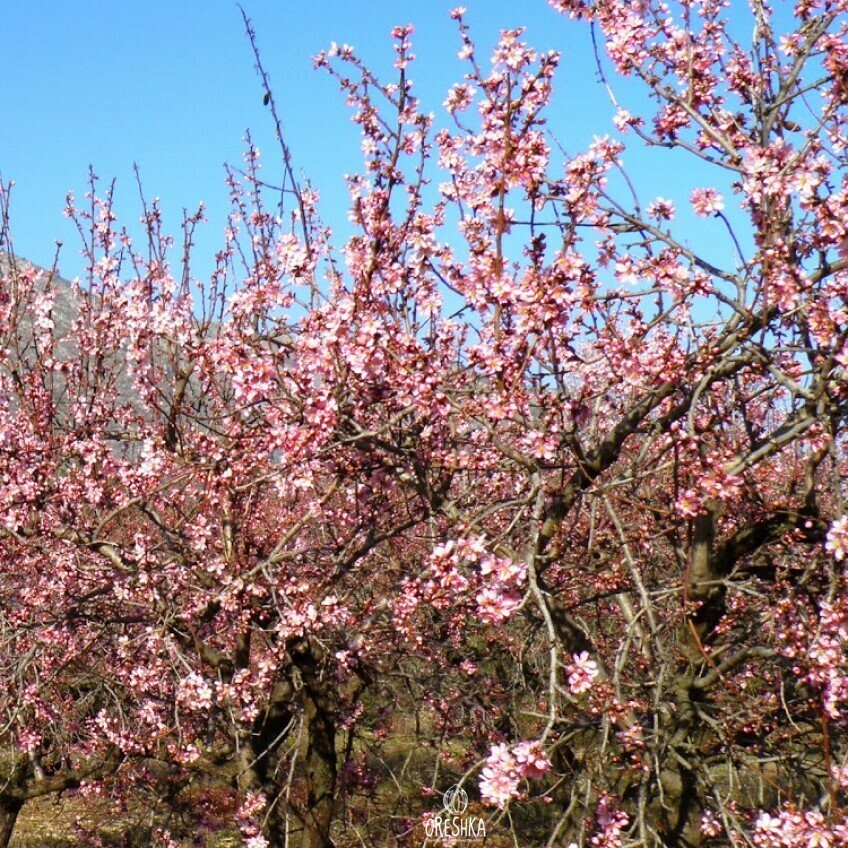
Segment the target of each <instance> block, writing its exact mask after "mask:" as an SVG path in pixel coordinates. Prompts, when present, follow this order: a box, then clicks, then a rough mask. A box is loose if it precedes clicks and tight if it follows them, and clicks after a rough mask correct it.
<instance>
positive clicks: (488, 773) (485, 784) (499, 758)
mask: <svg viewBox="0 0 848 848" xmlns="http://www.w3.org/2000/svg"><path fill="white" fill-rule="evenodd" d="M550 767H551V761H550V760H549V759H548V757H547V755H546V754H545V752H544V751H543V750H542V745H541V743H540V742H538V741H537V742H520V743H519V744H518V745H516V746H515V747H513V748H512V749H511V750H510V749H509V748H508V747H507V745H506V744H505V743H501V744H500V745H495V746H493V747H492V751H491V753H490V754H489V757H488V759H487V760H486V765H485V766H484V767H483V779H482V780H481V781H480V794H481V795H482V797H483V801H484V802H485V803H487V804H493V805H495V806H497V807H500V808H501V809H503V808H504V807H505V806H506V805H507V804H508V803H509V801H510V800H511V799H512V798H517V797H519V795H520V792H519V788H518V787H519V784H520V783H521V781H522V780H523V779H524V778H529V779H534V780H538V779H539V778H540V777H542V775H544V774H545V773H546V772H547V771H548V770H549V769H550Z"/></svg>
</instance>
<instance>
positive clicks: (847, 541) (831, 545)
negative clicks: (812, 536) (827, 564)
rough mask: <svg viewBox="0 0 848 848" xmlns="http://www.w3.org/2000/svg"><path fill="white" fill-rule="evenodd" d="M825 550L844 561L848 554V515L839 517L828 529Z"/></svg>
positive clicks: (839, 560) (838, 559)
mask: <svg viewBox="0 0 848 848" xmlns="http://www.w3.org/2000/svg"><path fill="white" fill-rule="evenodd" d="M825 550H826V551H827V552H828V553H829V554H833V558H834V559H835V560H836V561H837V562H842V560H843V559H845V555H846V554H848V515H842V516H840V517H839V518H837V519H836V520H835V521H834V522H833V524H831V525H830V529H829V530H828V531H827V541H826V542H825Z"/></svg>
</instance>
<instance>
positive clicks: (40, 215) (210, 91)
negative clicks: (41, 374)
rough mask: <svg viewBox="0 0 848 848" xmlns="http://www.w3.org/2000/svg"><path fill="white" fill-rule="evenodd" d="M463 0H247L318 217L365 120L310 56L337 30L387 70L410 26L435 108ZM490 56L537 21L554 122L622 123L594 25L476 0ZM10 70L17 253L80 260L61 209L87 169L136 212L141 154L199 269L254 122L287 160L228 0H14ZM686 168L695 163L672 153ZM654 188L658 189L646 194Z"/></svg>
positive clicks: (335, 219)
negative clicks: (595, 47) (403, 29)
mask: <svg viewBox="0 0 848 848" xmlns="http://www.w3.org/2000/svg"><path fill="white" fill-rule="evenodd" d="M457 2H458V0H419V2H402V1H401V0H395V2H390V0H369V2H367V3H353V2H349V0H311V2H297V3H295V2H289V0H244V3H243V5H244V8H245V10H246V11H247V13H248V15H249V16H250V18H251V19H252V22H253V25H254V28H255V29H256V31H257V35H258V40H259V44H260V48H261V50H262V54H263V61H264V62H265V64H266V66H267V69H268V71H269V73H270V75H271V78H272V83H273V88H274V91H275V96H276V98H277V101H278V105H279V107H280V111H281V115H282V117H283V121H284V125H285V130H286V135H287V138H288V140H289V143H290V146H291V148H292V152H293V156H294V162H295V167H296V169H297V170H298V171H299V172H301V173H303V174H305V175H306V176H308V177H309V178H310V179H311V180H312V182H313V184H314V185H315V186H316V187H317V188H318V189H319V191H320V192H321V196H322V207H321V208H322V214H323V217H324V218H325V219H326V221H327V222H328V223H330V224H331V225H334V226H335V228H336V229H341V230H344V221H345V208H346V201H347V191H346V187H345V185H344V181H343V174H344V173H346V172H353V171H356V170H357V169H358V167H359V162H360V154H359V135H358V128H357V127H356V126H355V125H353V124H352V123H351V122H350V120H349V113H348V110H347V107H346V106H345V104H344V101H343V98H342V97H341V96H340V95H339V93H338V91H337V89H336V86H335V83H334V82H333V80H331V79H330V78H329V76H328V75H327V74H326V73H324V72H321V71H314V70H313V69H312V61H311V57H312V56H313V55H314V54H316V53H317V52H318V51H319V50H321V49H323V48H326V47H327V46H328V45H329V43H330V42H331V41H337V42H339V43H343V42H346V43H349V44H352V45H353V46H354V47H355V48H356V49H357V52H358V53H359V54H360V55H361V56H362V57H363V58H364V59H365V60H366V61H368V62H369V64H371V65H372V66H373V67H375V68H377V69H382V70H384V71H385V72H386V73H387V74H389V75H390V74H391V63H392V61H393V58H394V53H393V50H392V43H391V39H390V30H391V28H392V27H393V26H394V25H396V24H404V23H412V24H413V25H414V26H415V33H414V35H413V42H414V49H415V53H416V55H417V57H418V58H417V61H416V62H415V64H414V66H413V70H412V73H411V75H412V78H413V79H414V80H415V86H416V93H417V94H418V96H419V97H420V98H421V100H422V101H423V104H424V106H425V108H426V109H427V110H428V111H430V110H432V111H435V112H437V113H439V111H440V109H441V103H442V101H443V100H444V98H445V94H446V92H447V90H448V88H449V87H450V85H451V84H452V83H453V82H456V81H457V80H458V79H459V78H460V76H461V74H462V73H463V66H462V64H461V63H460V61H459V59H458V58H457V55H456V53H457V50H458V48H459V46H460V42H459V39H458V36H457V33H456V26H455V23H454V22H453V21H451V20H450V17H449V10H450V8H451V7H452V6H454V5H456V4H457ZM464 5H465V6H466V7H467V8H468V13H467V16H466V17H467V20H468V22H469V23H470V25H471V27H472V35H473V36H474V38H475V40H476V41H477V43H478V48H479V49H480V53H481V54H482V55H487V54H488V52H489V51H490V49H491V47H492V45H493V44H494V42H495V40H496V38H497V35H498V31H499V30H500V29H503V28H506V27H515V26H519V25H524V26H526V27H527V32H526V35H525V38H526V40H527V41H529V42H530V44H531V45H533V46H534V47H535V48H537V49H539V50H546V49H556V50H559V51H561V52H562V54H563V62H562V66H561V70H560V73H559V75H558V78H557V84H556V94H555V103H556V108H555V109H554V111H552V112H551V115H550V126H551V129H552V130H553V131H555V132H556V134H557V135H558V137H559V138H560V139H561V141H562V142H563V143H564V144H566V145H567V146H568V148H569V149H570V150H572V151H574V152H576V151H577V150H579V149H580V148H581V147H583V146H585V145H586V144H587V143H588V142H589V141H591V139H592V137H593V135H596V134H604V133H607V132H612V131H613V128H612V125H611V122H610V118H611V116H612V111H613V110H612V107H611V106H610V104H609V102H608V100H607V98H606V95H605V94H604V91H603V89H602V88H601V86H600V85H599V84H598V82H597V80H596V72H595V68H594V60H593V58H592V49H591V41H590V38H589V30H588V28H587V27H586V26H585V25H581V24H579V23H577V22H574V21H570V20H569V19H567V18H565V17H562V16H560V15H558V14H556V13H555V12H554V11H553V10H552V9H551V8H550V7H549V6H548V5H547V3H546V2H545V0H523V2H520V3H519V2H515V0H465V2H464ZM3 19H4V31H5V34H6V37H5V38H4V46H3V50H2V52H0V67H2V74H3V79H4V80H5V81H6V86H5V92H4V103H3V126H4V131H3V133H0V173H2V175H3V177H4V179H5V180H7V181H8V180H14V181H15V183H16V186H15V189H14V191H13V199H12V216H13V234H14V239H15V248H16V250H17V252H18V253H19V254H20V255H22V256H25V257H27V258H28V259H31V260H32V261H34V262H36V263H38V264H49V263H50V262H51V260H52V257H53V253H54V251H55V241H56V240H61V241H62V242H63V244H64V246H63V248H62V251H61V254H60V257H61V258H60V268H61V270H62V271H63V273H64V274H65V276H75V275H77V274H80V273H81V269H82V262H81V260H80V258H79V241H78V237H77V236H76V235H75V232H74V231H73V230H72V229H71V226H70V223H69V222H68V221H67V220H66V219H65V218H64V216H63V215H62V210H63V208H64V205H65V195H66V193H67V192H68V191H69V190H72V191H74V192H75V194H76V195H77V197H78V198H79V197H81V196H82V195H83V193H84V191H85V190H86V179H87V173H88V167H89V165H92V166H93V167H94V170H95V172H96V173H97V174H98V175H99V176H100V177H101V178H102V180H103V182H104V184H105V182H106V181H108V180H111V179H112V178H115V179H116V180H117V183H116V199H117V203H116V210H117V213H118V215H119V218H120V219H121V220H122V221H126V222H127V223H134V222H136V221H137V219H138V217H139V214H140V206H139V201H138V197H137V192H136V186H135V179H134V176H133V173H132V165H133V163H137V164H138V166H139V168H140V171H141V176H142V180H143V183H144V190H145V194H146V196H147V198H148V199H150V198H153V197H156V196H159V197H161V199H162V204H163V209H164V212H165V216H166V221H165V229H166V230H170V231H172V232H175V233H176V232H177V231H178V229H179V223H180V219H181V210H182V209H183V208H189V209H192V208H194V207H196V205H197V204H198V202H200V201H203V202H204V203H205V204H206V207H207V218H208V221H209V223H208V224H206V225H205V226H204V228H203V230H202V232H201V234H200V236H199V238H198V251H197V254H196V256H197V263H196V265H195V273H204V272H205V271H207V270H208V269H209V268H210V267H211V257H212V255H213V253H214V251H215V250H216V249H217V248H218V247H219V246H220V244H221V233H222V231H223V228H224V226H225V220H226V214H227V209H228V205H227V194H226V188H225V185H224V170H223V163H224V162H225V161H229V162H232V163H235V164H239V163H240V161H241V155H242V152H243V150H244V145H243V142H242V137H243V135H244V131H245V129H247V128H250V130H251V131H252V133H253V134H254V138H255V139H256V140H257V141H258V144H259V146H260V148H261V149H262V150H263V152H265V153H266V154H267V159H266V163H265V170H264V175H265V177H266V178H267V179H269V181H273V177H274V175H275V172H276V170H277V167H278V163H277V162H276V160H275V159H274V158H273V154H274V152H275V150H274V142H273V136H272V132H271V123H270V117H269V115H268V114H267V110H266V109H265V108H264V107H263V106H262V90H261V88H260V86H259V82H258V80H257V78H256V75H255V72H254V69H253V58H252V54H251V51H250V47H249V44H248V42H247V39H246V37H245V34H244V29H243V25H242V21H241V16H240V13H239V10H238V8H237V6H236V5H235V3H233V2H230V0H170V2H165V0H148V2H144V3H141V2H125V3H114V2H109V3H106V2H101V0H88V1H87V2H84V3H82V2H62V0H56V2H46V0H29V2H27V3H11V4H8V5H7V8H5V9H4V13H3ZM635 161H636V162H637V163H638V181H639V183H640V184H642V185H646V186H650V188H651V191H652V192H653V193H655V194H657V195H665V196H679V194H678V195H675V193H674V192H675V188H679V187H680V180H681V176H682V173H681V172H678V171H676V170H675V168H676V167H677V166H676V165H675V160H674V159H667V158H666V157H665V156H660V157H657V156H643V157H641V158H639V159H636V160H635ZM677 161H678V162H679V164H680V165H681V166H684V165H686V163H685V162H682V161H680V160H677ZM646 199H647V200H649V199H650V198H646Z"/></svg>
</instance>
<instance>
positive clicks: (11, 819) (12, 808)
mask: <svg viewBox="0 0 848 848" xmlns="http://www.w3.org/2000/svg"><path fill="white" fill-rule="evenodd" d="M23 805H24V802H23V801H19V800H18V799H17V798H9V797H8V796H0V848H8V845H9V842H10V841H11V840H12V833H13V832H14V830H15V822H17V820H18V813H20V811H21V808H22V807H23Z"/></svg>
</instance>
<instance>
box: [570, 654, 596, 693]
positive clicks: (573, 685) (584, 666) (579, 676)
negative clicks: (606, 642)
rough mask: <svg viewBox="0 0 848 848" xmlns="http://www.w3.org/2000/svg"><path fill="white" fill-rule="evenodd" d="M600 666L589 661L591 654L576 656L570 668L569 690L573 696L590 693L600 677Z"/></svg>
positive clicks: (591, 660)
mask: <svg viewBox="0 0 848 848" xmlns="http://www.w3.org/2000/svg"><path fill="white" fill-rule="evenodd" d="M598 673H599V672H598V664H597V663H596V662H595V661H594V660H593V659H589V652H588V651H583V652H582V653H580V654H574V655H573V656H572V658H571V663H570V664H569V666H568V688H569V689H571V692H572V694H573V695H580V694H582V693H583V692H588V691H589V690H590V689H591V688H592V686H593V685H594V682H595V678H596V677H597V676H598Z"/></svg>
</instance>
